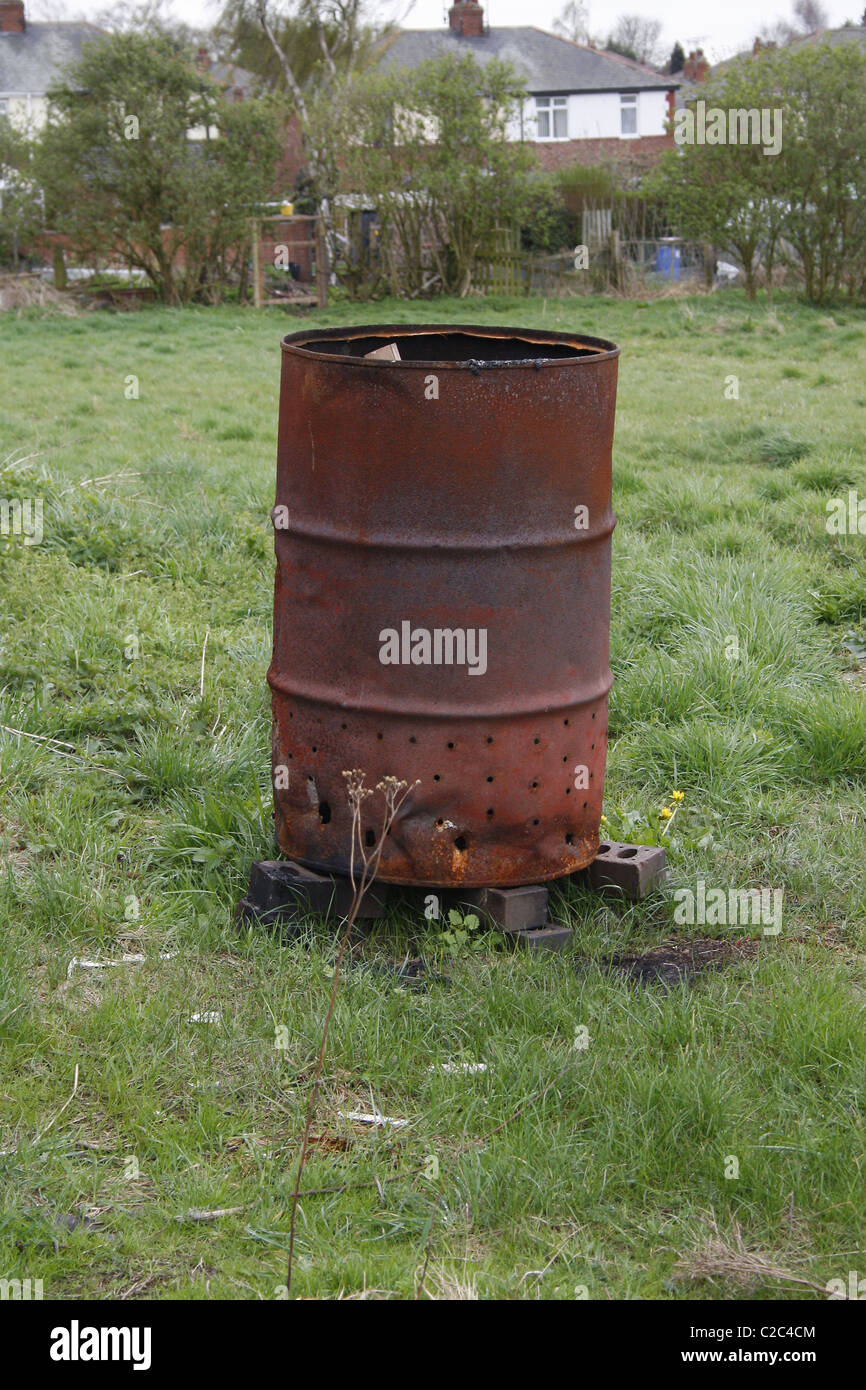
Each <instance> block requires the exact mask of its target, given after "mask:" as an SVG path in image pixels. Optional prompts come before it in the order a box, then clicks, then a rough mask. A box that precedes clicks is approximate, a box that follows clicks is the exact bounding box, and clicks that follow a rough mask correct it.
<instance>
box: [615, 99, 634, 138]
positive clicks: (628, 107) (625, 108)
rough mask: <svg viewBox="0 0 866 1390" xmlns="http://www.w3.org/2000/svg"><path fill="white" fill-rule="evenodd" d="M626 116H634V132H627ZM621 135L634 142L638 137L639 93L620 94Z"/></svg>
mask: <svg viewBox="0 0 866 1390" xmlns="http://www.w3.org/2000/svg"><path fill="white" fill-rule="evenodd" d="M626 114H628V115H633V116H634V130H626V128H625V118H626ZM619 133H620V135H621V136H622V138H623V139H624V140H633V139H634V138H635V137H636V135H637V93H636V92H620V97H619Z"/></svg>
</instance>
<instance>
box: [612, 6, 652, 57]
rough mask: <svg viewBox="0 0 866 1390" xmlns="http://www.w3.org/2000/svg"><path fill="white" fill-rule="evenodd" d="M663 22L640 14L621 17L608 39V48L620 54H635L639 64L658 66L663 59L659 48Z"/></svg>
mask: <svg viewBox="0 0 866 1390" xmlns="http://www.w3.org/2000/svg"><path fill="white" fill-rule="evenodd" d="M661 32H662V22H661V20H660V19H644V17H643V15H639V14H624V15H620V17H619V19H618V20H617V21H616V24H615V25H614V27H613V29H612V30H611V32H610V36H609V38H608V46H609V47H613V48H615V49H616V50H617V51H619V52H620V53H629V54H634V57H635V58H636V59H637V61H638V62H639V63H647V64H649V65H650V66H657V65H658V64H659V63H660V62H661V61H662V59H663V56H664V55H663V54H662V51H661V48H660V46H659V40H660V38H661Z"/></svg>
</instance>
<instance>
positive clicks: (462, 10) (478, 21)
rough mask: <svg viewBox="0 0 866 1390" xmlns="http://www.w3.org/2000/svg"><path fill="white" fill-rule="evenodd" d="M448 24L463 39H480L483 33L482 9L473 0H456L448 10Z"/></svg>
mask: <svg viewBox="0 0 866 1390" xmlns="http://www.w3.org/2000/svg"><path fill="white" fill-rule="evenodd" d="M448 25H449V28H451V29H453V30H454V32H455V34H461V35H462V36H463V38H464V39H480V38H481V35H482V34H483V33H484V11H483V9H482V8H481V6H480V5H477V4H476V3H475V0H456V3H455V4H453V5H452V6H451V9H450V10H449V11H448Z"/></svg>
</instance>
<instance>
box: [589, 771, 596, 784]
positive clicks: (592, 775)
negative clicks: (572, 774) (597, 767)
mask: <svg viewBox="0 0 866 1390" xmlns="http://www.w3.org/2000/svg"><path fill="white" fill-rule="evenodd" d="M594 776H595V773H594V772H591V773H590V774H589V780H590V782H591V781H592V779H593V777H594Z"/></svg>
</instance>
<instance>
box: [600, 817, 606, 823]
mask: <svg viewBox="0 0 866 1390" xmlns="http://www.w3.org/2000/svg"><path fill="white" fill-rule="evenodd" d="M601 819H602V824H603V825H607V816H602V818H601Z"/></svg>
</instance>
